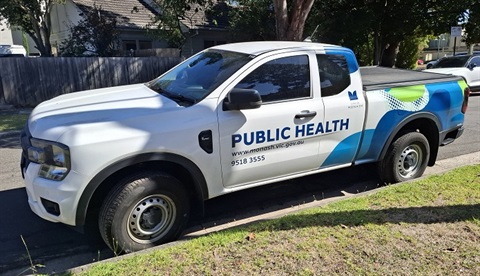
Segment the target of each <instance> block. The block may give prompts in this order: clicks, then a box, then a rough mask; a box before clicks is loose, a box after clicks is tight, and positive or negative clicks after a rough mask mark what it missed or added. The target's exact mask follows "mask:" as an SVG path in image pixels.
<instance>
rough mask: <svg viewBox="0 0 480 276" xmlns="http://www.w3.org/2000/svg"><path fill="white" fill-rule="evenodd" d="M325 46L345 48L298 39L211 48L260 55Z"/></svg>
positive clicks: (322, 47)
mask: <svg viewBox="0 0 480 276" xmlns="http://www.w3.org/2000/svg"><path fill="white" fill-rule="evenodd" d="M325 48H329V49H332V48H336V49H347V48H344V47H341V46H337V45H331V44H323V43H315V42H299V41H253V42H240V43H231V44H223V45H218V46H215V47H213V48H212V49H217V50H225V51H232V52H240V53H244V54H249V55H260V54H263V53H266V52H271V51H275V50H285V49H292V50H293V49H307V50H325Z"/></svg>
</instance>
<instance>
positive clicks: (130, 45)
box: [123, 40, 137, 51]
mask: <svg viewBox="0 0 480 276" xmlns="http://www.w3.org/2000/svg"><path fill="white" fill-rule="evenodd" d="M123 50H125V51H130V50H137V41H135V40H124V41H123Z"/></svg>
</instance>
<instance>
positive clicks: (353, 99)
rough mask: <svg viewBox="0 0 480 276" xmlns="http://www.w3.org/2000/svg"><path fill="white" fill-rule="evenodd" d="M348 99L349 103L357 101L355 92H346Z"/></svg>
mask: <svg viewBox="0 0 480 276" xmlns="http://www.w3.org/2000/svg"><path fill="white" fill-rule="evenodd" d="M348 97H349V98H350V101H355V100H358V96H357V90H355V91H353V92H350V91H348Z"/></svg>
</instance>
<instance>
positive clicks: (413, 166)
mask: <svg viewBox="0 0 480 276" xmlns="http://www.w3.org/2000/svg"><path fill="white" fill-rule="evenodd" d="M429 158H430V145H429V143H428V140H427V138H425V136H424V135H423V134H421V133H419V132H410V133H407V134H404V135H402V136H400V137H399V138H398V139H397V140H395V141H394V142H393V143H392V144H391V145H390V147H389V148H388V152H387V154H386V155H385V158H384V159H383V160H382V161H380V163H379V174H380V178H381V179H382V180H383V181H384V182H385V183H397V182H402V181H407V180H411V179H414V178H417V177H420V176H421V175H422V174H423V173H424V172H425V169H426V168H427V163H428V159H429Z"/></svg>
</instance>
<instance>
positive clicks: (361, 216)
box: [259, 204, 480, 230]
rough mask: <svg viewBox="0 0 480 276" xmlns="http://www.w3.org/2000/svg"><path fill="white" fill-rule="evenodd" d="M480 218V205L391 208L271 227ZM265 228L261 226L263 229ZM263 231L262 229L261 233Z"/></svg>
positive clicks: (289, 220) (307, 217) (303, 217)
mask: <svg viewBox="0 0 480 276" xmlns="http://www.w3.org/2000/svg"><path fill="white" fill-rule="evenodd" d="M479 218H480V204H472V205H450V206H425V207H408V208H387V209H381V210H355V211H340V212H330V213H316V214H299V215H294V216H288V217H284V218H280V219H278V220H275V221H271V222H270V223H268V227H269V229H271V230H272V227H273V230H289V229H296V228H303V227H314V226H325V227H332V226H348V227H354V226H361V225H367V224H378V225H380V224H387V223H390V224H401V223H408V224H433V223H454V222H460V221H470V220H473V219H479ZM262 225H264V224H260V225H259V227H262ZM260 230H261V229H260Z"/></svg>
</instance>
